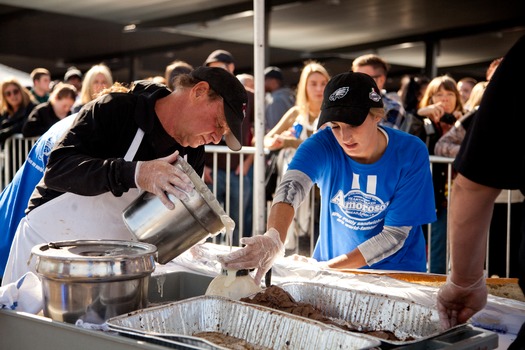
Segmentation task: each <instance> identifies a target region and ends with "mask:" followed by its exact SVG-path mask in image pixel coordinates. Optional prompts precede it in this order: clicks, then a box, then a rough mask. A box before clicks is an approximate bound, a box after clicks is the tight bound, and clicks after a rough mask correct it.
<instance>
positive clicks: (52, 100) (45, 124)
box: [22, 83, 77, 137]
mask: <svg viewBox="0 0 525 350" xmlns="http://www.w3.org/2000/svg"><path fill="white" fill-rule="evenodd" d="M76 97H77V90H76V89H75V87H74V86H73V85H71V84H64V83H58V84H57V85H56V86H55V88H54V89H53V92H51V95H50V96H49V101H47V102H44V103H41V104H39V105H38V106H36V107H35V108H34V109H33V111H32V112H31V114H30V115H29V117H28V118H27V120H26V122H25V124H24V126H23V128H22V134H23V135H24V137H34V136H40V135H42V134H43V133H45V132H46V131H47V130H48V129H49V128H50V127H51V125H53V124H55V123H56V122H58V121H59V120H60V119H64V118H65V117H67V116H68V115H70V114H71V108H72V107H73V104H74V103H75V99H76Z"/></svg>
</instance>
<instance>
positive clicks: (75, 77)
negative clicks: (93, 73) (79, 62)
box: [64, 66, 82, 92]
mask: <svg viewBox="0 0 525 350" xmlns="http://www.w3.org/2000/svg"><path fill="white" fill-rule="evenodd" d="M64 83H66V84H71V85H73V86H74V87H75V89H76V90H77V92H80V90H82V72H81V71H80V70H79V69H78V68H77V67H75V66H71V67H69V68H68V69H67V71H66V74H64Z"/></svg>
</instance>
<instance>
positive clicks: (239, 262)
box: [218, 228, 284, 285]
mask: <svg viewBox="0 0 525 350" xmlns="http://www.w3.org/2000/svg"><path fill="white" fill-rule="evenodd" d="M240 242H241V244H245V245H246V246H245V247H244V248H242V249H239V250H237V251H235V252H233V253H230V254H228V255H224V256H219V257H218V259H219V261H220V262H221V263H222V266H223V267H224V268H225V269H230V270H250V269H257V273H256V274H255V278H254V279H255V283H256V284H257V285H259V284H260V283H261V279H262V278H263V276H264V275H265V274H266V272H268V270H269V269H270V268H271V267H272V265H273V263H274V261H275V259H277V258H280V257H284V244H283V242H281V238H280V237H279V232H277V230H276V229H274V228H270V229H269V230H268V231H266V233H265V234H264V235H258V236H254V237H244V238H241V241H240Z"/></svg>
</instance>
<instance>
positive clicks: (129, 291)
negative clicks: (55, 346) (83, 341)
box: [31, 240, 157, 324]
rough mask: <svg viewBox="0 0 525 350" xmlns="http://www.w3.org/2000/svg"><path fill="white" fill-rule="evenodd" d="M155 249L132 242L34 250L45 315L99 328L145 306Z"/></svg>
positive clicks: (62, 244) (65, 244)
mask: <svg viewBox="0 0 525 350" xmlns="http://www.w3.org/2000/svg"><path fill="white" fill-rule="evenodd" d="M156 251H157V248H156V247H155V246H153V245H151V244H147V243H141V242H131V241H116V240H115V241H105V240H78V241H59V242H52V243H46V244H40V245H37V246H35V247H33V249H32V251H31V253H32V256H34V257H36V264H35V268H36V272H37V273H38V274H39V276H40V277H41V280H42V291H43V296H44V315H45V316H47V317H50V318H51V319H53V320H56V321H63V322H68V323H75V322H77V320H79V319H80V320H82V321H84V322H89V323H96V324H101V323H104V322H105V321H106V320H107V319H109V318H111V317H114V316H116V315H120V314H124V313H127V312H130V311H134V310H138V309H141V308H144V307H146V306H147V302H148V301H147V297H148V282H149V278H150V276H151V273H152V272H153V271H154V270H155V260H154V256H155V254H156Z"/></svg>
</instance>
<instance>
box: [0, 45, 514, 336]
mask: <svg viewBox="0 0 525 350" xmlns="http://www.w3.org/2000/svg"><path fill="white" fill-rule="evenodd" d="M519 45H523V39H522V40H521V41H520V42H519V43H518V46H519ZM514 50H515V51H514V55H516V53H515V52H516V51H518V49H514ZM508 60H509V61H510V63H507V62H506V61H507V59H502V58H498V59H497V60H494V62H493V64H491V65H490V67H488V69H487V76H486V80H484V81H479V82H478V81H477V80H476V79H473V78H471V77H461V79H459V80H455V79H454V78H453V77H452V76H449V75H442V76H437V77H433V78H432V79H430V78H427V77H424V76H406V77H404V78H403V80H402V82H401V85H400V88H399V91H396V92H390V93H388V92H387V91H386V90H385V83H386V81H387V75H388V72H389V65H388V63H387V62H386V61H385V60H384V59H383V58H381V57H380V56H378V55H375V54H368V55H363V56H360V57H357V58H356V59H355V60H354V61H353V63H352V65H351V67H349V70H348V72H342V73H339V74H335V75H333V76H332V75H331V73H330V72H328V70H327V69H326V68H325V67H324V65H323V64H322V63H321V62H318V61H307V62H305V64H304V66H303V67H302V70H301V75H300V78H299V81H298V83H297V85H296V86H294V88H291V87H289V86H287V85H286V84H285V83H284V82H285V78H284V75H283V72H282V71H281V70H280V69H279V68H278V67H275V66H270V67H267V68H266V69H265V73H264V79H265V84H264V86H265V93H266V107H265V111H266V112H265V113H266V114H265V125H266V135H265V138H264V145H265V147H266V148H267V149H268V150H270V151H271V152H270V155H271V156H272V157H268V159H269V161H275V162H276V167H275V168H276V173H277V177H276V179H275V181H276V182H275V184H274V185H273V186H274V187H273V189H272V191H271V192H270V198H268V200H270V201H271V202H272V203H271V205H270V208H269V213H268V225H267V227H268V231H267V232H266V233H265V234H263V235H257V236H252V234H253V232H252V231H253V230H252V218H251V212H252V209H251V208H252V207H251V206H252V203H253V193H252V187H253V176H252V174H253V173H252V172H253V155H249V156H240V155H238V154H233V155H232V156H231V157H230V156H227V157H226V156H225V155H223V156H221V157H220V158H219V161H218V163H217V165H215V166H214V165H213V159H211V158H210V157H209V156H207V155H206V154H205V152H204V145H206V144H224V145H226V146H228V147H229V148H230V149H231V150H232V151H239V150H240V149H241V147H242V146H252V145H254V141H253V125H254V90H253V76H251V75H249V74H242V75H238V76H235V59H234V56H233V55H232V54H231V53H230V52H228V51H225V50H216V51H214V52H212V53H210V55H209V56H208V57H207V58H206V59H204V60H203V64H202V66H200V67H197V68H194V67H192V66H191V65H189V64H188V63H186V62H184V61H180V60H177V61H174V62H172V64H170V65H168V66H167V67H166V71H165V75H164V76H159V77H152V78H148V79H145V80H143V81H138V82H134V83H133V84H130V86H129V87H125V86H122V85H120V84H118V83H116V84H114V81H113V77H112V74H111V71H110V70H109V68H108V67H107V66H106V65H104V64H98V65H94V66H93V67H91V69H89V70H88V71H87V72H85V74H83V73H82V72H81V71H80V70H78V69H77V68H76V67H71V68H70V69H68V70H67V72H66V74H65V75H64V78H63V79H62V80H61V81H52V80H51V73H50V72H49V71H48V70H47V69H45V68H37V69H35V70H34V71H33V72H32V73H31V78H32V80H33V86H31V87H25V86H22V85H21V84H20V83H19V82H18V81H17V80H16V79H8V80H5V81H3V82H1V84H0V89H1V98H0V108H1V110H0V113H1V114H0V147H1V144H2V143H3V142H4V141H5V140H6V139H7V138H8V137H10V136H11V135H14V134H17V133H21V134H23V136H25V137H36V136H41V135H43V136H42V137H41V139H40V140H39V141H42V142H40V144H38V143H37V145H36V146H35V148H34V149H33V150H34V151H35V152H37V153H38V152H40V153H41V154H44V153H45V155H46V157H45V158H43V157H38V154H37V155H36V156H37V158H39V159H40V161H42V159H44V161H43V162H41V163H39V164H38V167H39V172H38V174H36V173H32V175H31V177H32V180H31V185H29V186H28V187H27V186H26V188H24V193H23V194H22V195H20V196H18V197H17V196H13V193H17V191H20V189H21V187H24V186H22V185H21V184H23V181H24V180H23V177H24V174H25V173H27V172H28V171H27V167H30V166H33V167H34V166H35V164H36V163H35V162H33V163H32V164H24V166H23V168H21V169H20V170H19V172H18V173H17V176H15V179H14V180H13V184H15V185H13V186H8V187H6V189H4V191H3V192H2V194H1V195H0V214H1V215H3V220H2V221H3V222H2V226H3V227H2V237H1V239H0V243H1V246H0V248H1V249H0V252H1V253H2V254H1V256H2V261H0V268H1V269H2V271H0V272H3V279H2V284H7V283H11V282H14V281H16V280H17V279H18V278H20V277H21V276H22V275H23V274H24V273H25V272H26V271H27V270H28V266H27V265H26V263H25V262H26V261H27V260H28V257H29V254H30V250H31V248H32V247H33V246H34V245H36V244H38V243H42V242H47V241H50V240H56V239H61V238H64V237H66V236H64V234H63V232H65V231H68V232H69V231H72V228H73V227H75V230H74V231H75V234H74V235H71V234H70V233H68V235H67V238H68V239H72V238H73V237H76V238H78V239H81V238H91V239H92V238H97V237H98V236H96V235H95V232H100V234H101V235H102V236H100V237H99V238H105V239H108V238H115V239H130V238H131V237H130V233H129V231H128V230H127V229H126V228H125V227H124V225H123V223H122V222H120V220H115V218H117V217H120V212H121V211H122V209H123V208H124V207H125V206H126V205H127V204H129V203H130V201H131V199H132V198H134V197H136V196H137V194H138V191H140V190H144V191H148V192H151V193H153V194H155V195H157V196H158V197H159V198H160V199H161V201H162V202H163V203H164V205H166V207H168V208H171V207H172V206H173V203H171V202H170V200H169V198H168V194H172V195H174V196H176V197H178V198H184V197H185V196H187V192H191V191H192V190H193V188H192V184H191V182H190V181H189V179H188V177H187V176H186V175H185V174H183V173H181V172H180V171H177V169H176V168H175V167H172V166H170V163H173V162H174V161H176V159H177V157H179V156H186V157H187V160H188V162H189V164H190V165H192V166H193V168H194V169H195V170H196V172H197V173H198V174H199V175H201V176H202V177H203V178H204V180H205V182H206V183H207V184H208V186H210V188H211V189H212V190H213V191H214V193H215V194H216V196H217V199H218V200H219V201H220V202H221V203H222V204H223V205H224V206H225V207H227V211H228V212H229V214H230V216H231V217H232V219H233V220H234V221H235V222H237V223H239V222H242V223H243V225H241V226H240V227H241V228H242V232H241V231H240V230H239V227H237V228H236V230H235V232H234V235H233V237H231V239H232V240H233V244H235V245H239V246H244V248H243V249H240V250H237V251H235V252H233V253H230V254H228V255H226V256H222V257H220V260H221V262H222V264H223V266H224V267H225V268H232V269H241V268H242V269H254V268H257V272H256V277H255V280H256V282H257V283H260V281H261V279H262V277H263V275H264V274H265V273H266V272H267V271H268V270H269V269H270V268H271V266H272V264H273V262H274V261H275V259H276V258H278V257H280V256H283V255H284V254H285V252H286V250H290V249H295V247H296V244H297V238H298V237H299V236H301V235H304V234H305V233H306V232H307V231H308V229H307V228H305V221H306V222H307V223H309V222H310V220H311V219H312V217H317V216H318V217H319V222H318V231H317V235H318V237H317V236H316V245H315V248H314V252H313V255H312V257H311V258H309V259H308V260H307V261H310V262H313V263H315V264H318V265H319V266H321V267H328V268H364V269H370V268H371V269H386V270H404V271H418V272H425V271H427V270H428V271H430V272H433V273H440V274H448V273H449V272H451V275H450V278H449V280H448V282H447V284H446V285H445V287H444V288H443V289H442V290H441V292H440V296H439V304H438V305H439V306H440V311H441V317H442V320H443V322H444V324H445V326H447V327H450V326H453V325H454V324H455V323H456V322H464V321H465V320H466V319H468V317H470V316H471V314H472V311H477V310H479V309H480V308H481V307H483V305H484V304H483V301H482V299H483V296H485V298H486V290H484V289H483V286H481V284H480V282H479V280H480V278H481V277H483V271H482V270H483V268H484V266H485V265H484V251H483V252H482V251H481V243H479V244H480V247H479V249H478V248H476V249H477V250H476V259H477V260H478V261H477V263H478V264H477V265H476V266H475V267H473V266H472V264H471V263H467V262H466V261H465V259H464V258H462V257H460V256H459V255H460V254H458V249H459V248H458V247H459V246H460V243H462V242H463V241H464V238H459V237H460V234H459V233H457V232H458V230H460V229H465V219H460V218H459V213H460V212H462V211H466V210H467V209H466V208H465V207H467V205H465V207H462V206H461V205H462V204H465V203H466V202H468V203H471V201H472V200H473V199H472V198H470V197H469V191H477V189H476V186H485V187H486V186H489V187H494V188H497V189H502V188H505V189H512V190H513V192H512V193H513V195H515V200H513V206H512V212H513V213H514V212H515V213H517V214H516V215H513V221H512V227H511V235H510V239H511V241H512V243H511V245H512V246H514V247H518V246H519V242H520V240H521V238H522V237H521V234H520V226H521V225H522V218H523V217H522V215H521V213H522V212H523V199H524V198H523V195H522V193H521V192H520V191H519V189H520V188H521V189H523V188H524V186H523V178H520V179H516V181H507V182H506V181H503V180H502V181H499V180H495V179H496V176H495V175H494V176H495V177H494V179H492V178H489V177H488V176H487V175H483V176H481V175H479V176H478V175H477V174H480V173H483V174H485V173H486V171H485V170H487V169H481V165H480V164H474V161H471V158H469V155H470V154H475V156H472V157H477V158H476V159H481V158H483V157H484V156H486V157H492V156H494V153H491V151H490V150H488V149H487V150H486V152H487V153H486V154H485V155H479V150H474V146H473V145H474V144H476V145H479V144H481V142H482V141H480V140H479V138H478V137H477V136H476V133H475V132H480V133H481V131H479V130H480V129H482V130H483V131H484V132H487V128H489V127H488V126H487V124H488V123H489V121H487V119H490V116H488V114H489V113H488V112H486V111H489V110H490V111H492V110H493V109H494V107H493V105H492V104H496V103H497V102H493V101H496V100H497V98H496V97H494V96H499V95H498V92H496V91H495V89H496V86H494V87H493V86H492V85H493V84H492V76H493V75H494V77H495V78H494V79H495V81H496V82H497V84H499V85H498V86H499V87H500V88H502V87H501V85H502V84H503V83H502V81H505V80H506V79H507V78H506V77H503V75H504V74H505V73H503V72H501V74H498V73H500V72H499V69H500V68H499V67H498V65H501V66H504V67H506V68H505V69H506V70H505V72H507V71H509V69H510V68H508V67H507V66H509V65H511V64H512V63H514V62H515V59H513V60H510V59H508ZM333 73H337V72H333ZM494 85H496V83H494ZM502 89H503V88H502ZM485 91H487V92H485ZM489 91H490V95H491V98H488V97H487V98H484V95H485V94H487V93H489ZM497 101H499V100H497ZM483 107H485V108H483ZM483 112H485V113H483ZM507 112H508V113H506V114H504V115H505V117H506V118H507V117H508V118H511V117H512V118H514V119H516V116H515V115H514V114H515V113H514V114H513V111H511V110H510V108H509V110H508V111H507ZM66 120H67V122H66ZM55 124H56V126H55ZM495 124H498V125H501V124H504V123H501V122H499V123H498V122H495ZM505 124H506V123H505ZM516 125H518V124H517V123H516ZM471 129H473V130H475V131H472V132H471V131H470V130H471ZM480 137H481V136H480ZM498 137H499V139H501V138H504V136H501V135H499V136H498ZM464 139H465V141H464ZM512 141H513V142H517V140H512ZM466 142H468V145H467V146H462V145H464V144H465V143H466ZM42 144H45V147H43V146H42ZM51 149H52V152H50V150H51ZM33 150H32V151H33ZM46 152H47V153H46ZM429 155H438V156H444V157H452V158H454V157H457V158H456V162H455V163H454V174H453V186H452V187H450V186H449V185H450V184H449V183H448V174H447V166H446V165H443V164H434V165H433V166H432V168H431V166H430V162H429ZM33 156H34V154H31V153H30V156H29V158H28V159H32V157H33ZM492 160H494V159H492ZM509 162H512V159H509ZM269 164H270V163H269ZM487 167H490V168H494V166H492V165H490V166H489V165H486V167H485V168H487ZM44 169H45V172H44ZM474 171H477V173H473V172H474ZM521 171H522V169H521ZM241 172H242V174H241ZM493 172H494V171H492V172H489V173H493ZM517 173H518V174H521V172H520V170H519V169H518V170H517ZM470 176H472V177H470ZM241 179H243V180H244V182H243V183H242V186H241V183H240V180H241ZM478 179H479V183H480V184H483V185H476V184H475V183H476V181H477V180H478ZM227 181H230V183H229V185H230V189H231V191H229V192H226V188H227V187H228V186H227V185H228V184H227V183H226V182H227ZM472 181H474V183H473V182H472ZM10 185H11V184H10ZM239 188H243V189H244V191H243V192H242V193H241V192H240V191H239ZM33 189H34V191H33ZM312 190H314V191H318V193H317V194H316V198H317V199H318V201H319V207H318V208H317V210H316V211H318V212H319V213H311V212H310V211H309V210H310V209H311V207H310V206H307V205H303V204H304V203H305V201H306V199H307V198H309V193H310V191H312ZM481 192H483V191H481V190H480V196H482V194H481ZM486 192H487V198H489V197H490V203H484V207H483V208H480V211H481V210H483V211H487V212H488V211H489V210H490V213H492V212H494V218H493V222H492V223H491V222H490V217H491V216H490V215H488V216H487V217H486V220H484V225H485V226H487V225H488V226H490V234H491V236H490V238H489V239H488V241H489V242H490V246H491V247H489V252H490V253H489V254H490V255H489V257H490V262H491V264H492V263H494V264H495V265H494V266H495V267H493V268H491V269H490V270H489V273H490V274H496V275H505V273H506V271H505V269H504V267H502V263H501V262H502V261H503V259H505V256H506V254H507V252H506V251H505V249H504V248H505V245H502V244H498V242H499V243H501V242H502V241H505V240H506V239H507V238H506V237H505V236H504V235H503V234H502V233H501V232H502V231H503V228H502V226H503V224H504V223H503V222H502V221H503V220H502V219H501V217H502V215H503V211H502V212H501V213H499V211H500V210H498V204H497V203H498V200H497V198H496V197H497V196H496V195H497V194H498V193H499V191H497V190H495V189H494V190H492V191H486ZM228 194H229V197H227V195H228ZM13 198H15V199H13ZM449 198H452V200H451V201H450V203H449ZM513 198H514V197H513ZM14 201H16V205H15V202H14ZM494 202H495V203H494ZM78 208H84V209H85V210H82V211H81V212H82V215H77V214H78V212H79V210H78ZM241 209H243V210H241ZM449 209H450V210H449ZM86 213H88V214H86ZM241 214H243V216H242V217H241V216H240V215H241ZM467 214H468V215H470V214H472V213H471V211H468V212H467ZM50 220H55V221H54V222H56V223H60V227H57V225H49V222H50ZM447 223H448V229H447ZM427 224H431V230H427ZM505 224H506V222H505ZM108 228H111V229H108ZM465 230H466V229H465ZM467 231H468V232H472V235H474V234H479V233H477V232H473V230H467ZM4 232H6V234H4ZM108 232H111V237H109V236H108ZM487 232H488V230H487ZM447 233H448V238H447ZM485 233H486V232H485ZM94 235H95V236H94ZM483 239H484V242H487V239H486V237H481V239H476V240H477V241H482V240H483ZM521 242H523V241H521ZM229 243H232V241H231V240H230V242H229ZM448 244H450V245H451V246H452V255H451V260H452V265H450V264H449V263H448V259H447V256H446V251H447V245H448ZM492 246H493V247H494V249H493V250H492V249H491V248H492ZM478 250H479V252H478ZM510 259H511V265H513V268H512V269H511V275H513V276H518V275H519V273H520V272H519V271H518V268H517V266H518V265H519V263H518V260H519V252H518V250H517V248H515V249H512V250H511V252H510ZM498 262H499V263H498ZM467 267H471V268H472V269H471V270H472V271H475V272H476V273H475V276H470V275H469V276H467V271H470V270H468V269H467ZM480 268H481V270H480ZM480 276H481V277H480ZM520 283H522V280H520ZM465 286H466V287H465ZM473 294H475V295H473ZM454 298H460V299H461V300H462V301H463V300H464V303H465V305H461V304H457V303H456V304H454V300H455V299H454ZM469 298H472V300H474V298H475V301H472V302H473V303H474V304H469V303H470V299H469ZM462 307H464V308H467V307H468V308H470V309H469V311H465V309H464V308H462Z"/></svg>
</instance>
